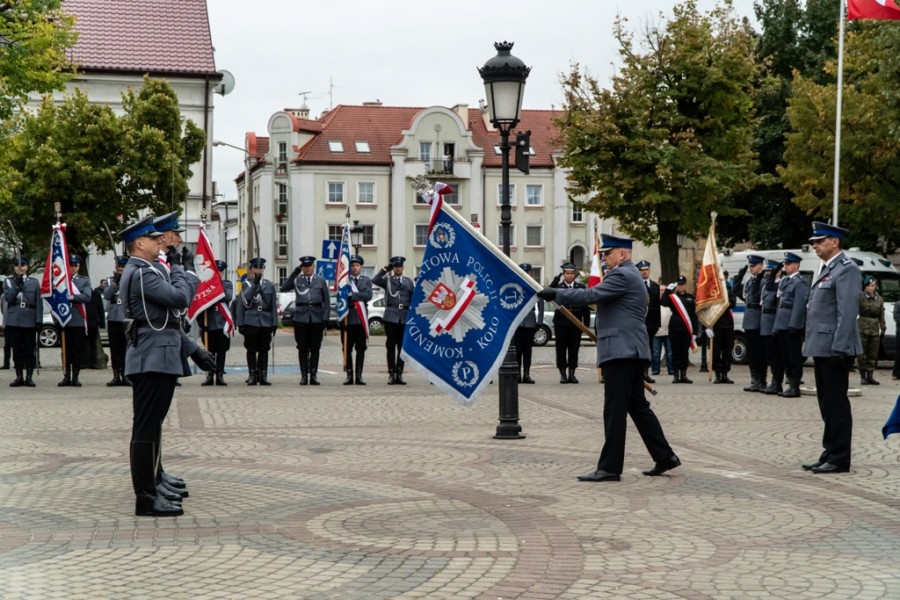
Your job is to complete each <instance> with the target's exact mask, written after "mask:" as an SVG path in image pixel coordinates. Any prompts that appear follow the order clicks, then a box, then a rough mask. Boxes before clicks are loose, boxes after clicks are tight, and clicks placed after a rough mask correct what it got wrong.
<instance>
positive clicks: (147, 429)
mask: <svg viewBox="0 0 900 600" xmlns="http://www.w3.org/2000/svg"><path fill="white" fill-rule="evenodd" d="M128 378H129V379H130V380H131V383H132V387H131V402H132V405H133V407H134V417H133V420H132V424H131V441H132V442H153V443H154V444H158V443H159V440H160V437H161V436H162V423H163V420H164V419H165V418H166V414H167V413H168V412H169V407H170V406H171V405H172V396H173V395H174V394H175V382H176V381H178V376H177V375H170V374H168V373H137V374H135V375H129V377H128ZM157 452H159V449H157Z"/></svg>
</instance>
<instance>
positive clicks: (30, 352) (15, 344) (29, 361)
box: [6, 327, 37, 369]
mask: <svg viewBox="0 0 900 600" xmlns="http://www.w3.org/2000/svg"><path fill="white" fill-rule="evenodd" d="M36 332H37V329H35V328H34V327H7V328H6V339H7V341H8V342H9V345H10V347H11V348H12V356H13V362H14V363H15V365H16V368H17V369H33V368H34V346H35V334H36Z"/></svg>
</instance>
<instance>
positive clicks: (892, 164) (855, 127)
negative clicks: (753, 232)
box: [779, 22, 900, 253]
mask: <svg viewBox="0 0 900 600" xmlns="http://www.w3.org/2000/svg"><path fill="white" fill-rule="evenodd" d="M898 45H900V29H898V28H897V27H896V25H894V24H893V23H880V22H874V23H868V22H863V23H859V24H854V25H853V27H852V28H851V29H850V31H848V33H847V39H846V43H845V46H844V89H843V108H842V117H841V149H840V151H841V165H840V167H841V168H840V188H839V191H838V197H839V202H840V205H839V211H840V213H839V217H840V224H841V225H844V226H847V227H849V228H850V230H851V237H850V240H849V242H850V243H851V244H852V245H858V246H861V247H864V248H866V249H870V250H877V251H880V252H882V253H892V252H893V251H894V250H895V249H896V248H897V247H898V245H900V205H898V203H897V197H898V193H900V160H898V156H900V129H898V127H897V123H898V122H900V79H898V78H897V73H898V72H900V57H898V56H897V53H896V48H897V47H898ZM827 69H828V71H829V73H830V74H831V76H832V77H833V76H834V75H835V73H836V64H835V62H834V61H832V62H830V63H828V67H827ZM836 104H837V89H836V85H835V84H834V83H832V82H830V81H829V82H826V83H817V82H816V81H815V80H813V79H811V78H807V77H804V76H803V75H801V74H797V76H796V78H795V80H794V94H793V96H792V98H791V100H790V106H789V108H788V117H789V118H790V126H791V131H790V133H788V134H787V143H786V150H785V155H784V157H785V165H784V166H783V167H781V168H779V173H780V174H781V177H782V180H783V182H784V184H785V186H786V187H787V188H788V189H790V190H791V191H792V192H793V193H794V202H795V203H796V204H797V206H799V207H800V208H801V209H802V210H803V211H805V212H806V214H808V215H810V216H811V217H813V218H817V219H820V220H829V219H830V218H831V215H832V204H833V186H834V167H833V165H834V150H835V148H834V142H835V135H834V134H835V128H834V126H835V113H836Z"/></svg>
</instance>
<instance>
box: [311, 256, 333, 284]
mask: <svg viewBox="0 0 900 600" xmlns="http://www.w3.org/2000/svg"><path fill="white" fill-rule="evenodd" d="M336 270H337V261H336V260H317V261H316V275H318V276H319V277H321V278H322V279H324V280H325V281H327V282H328V283H329V284H332V283H334V273H335V271H336Z"/></svg>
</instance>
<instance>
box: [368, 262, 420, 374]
mask: <svg viewBox="0 0 900 600" xmlns="http://www.w3.org/2000/svg"><path fill="white" fill-rule="evenodd" d="M405 262H406V258H405V257H403V256H392V257H391V260H390V262H389V263H388V265H387V266H386V267H383V268H382V269H380V270H379V271H378V273H376V274H375V277H374V278H373V279H372V283H373V284H374V285H377V286H378V287H380V288H382V289H384V317H383V321H384V333H385V337H386V338H387V339H386V341H385V343H384V345H385V348H387V365H388V373H389V379H388V385H395V384H396V385H406V382H405V381H403V359H402V358H400V351H401V350H403V333H404V330H405V329H406V315H407V313H408V312H409V303H410V301H411V300H412V295H413V290H414V289H415V284H414V283H413V280H412V279H410V278H409V277H405V276H404V275H403V266H404V263H405ZM388 272H390V273H391V275H390V276H388Z"/></svg>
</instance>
